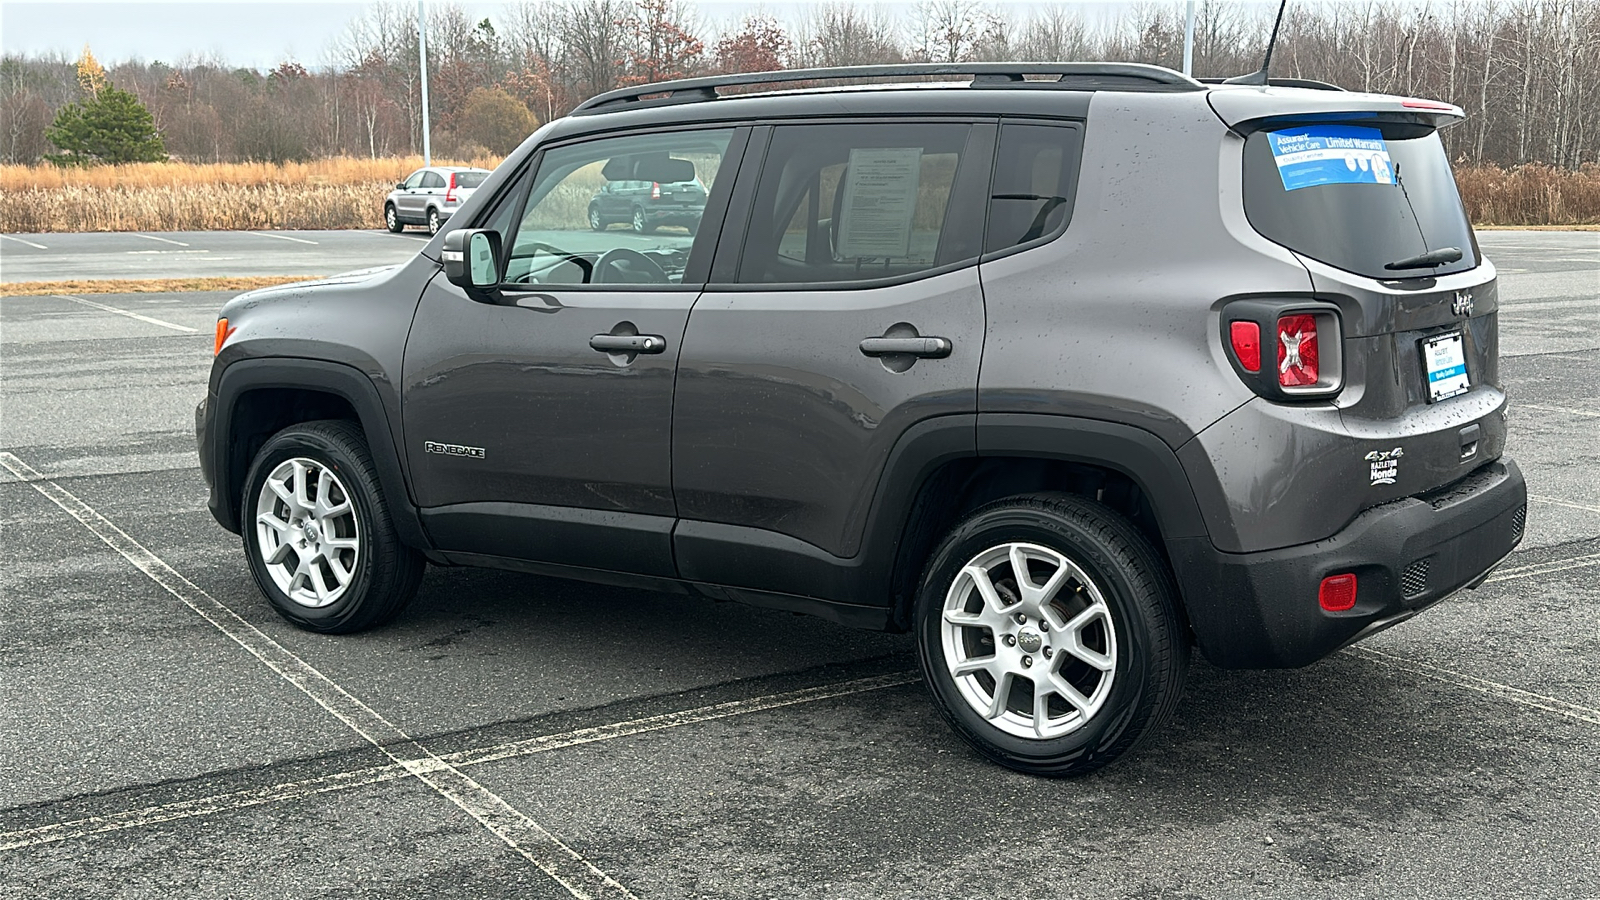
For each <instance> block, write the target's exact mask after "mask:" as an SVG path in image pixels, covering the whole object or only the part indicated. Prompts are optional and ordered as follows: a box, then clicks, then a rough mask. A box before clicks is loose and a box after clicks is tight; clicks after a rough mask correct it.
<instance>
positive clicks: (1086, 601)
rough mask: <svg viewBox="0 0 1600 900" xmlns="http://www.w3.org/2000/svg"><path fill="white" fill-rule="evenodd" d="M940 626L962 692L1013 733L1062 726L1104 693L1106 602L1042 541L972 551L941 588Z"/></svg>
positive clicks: (1048, 731) (1041, 735) (1110, 673)
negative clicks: (944, 589)
mask: <svg viewBox="0 0 1600 900" xmlns="http://www.w3.org/2000/svg"><path fill="white" fill-rule="evenodd" d="M940 628H941V639H942V641H943V647H944V660H945V665H946V666H947V667H948V669H949V672H950V676H951V679H952V680H953V681H954V682H955V685H956V688H957V689H958V690H959V692H960V694H961V697H962V698H963V699H964V700H966V702H967V703H968V704H969V705H970V706H971V707H972V709H973V710H974V711H975V712H977V713H978V714H979V715H980V716H982V717H983V718H984V719H986V720H987V721H988V722H989V724H991V725H993V726H994V727H995V728H998V729H1000V730H1001V731H1003V732H1005V733H1007V734H1010V735H1013V736H1015V737H1022V738H1036V739H1046V738H1057V737H1061V736H1063V735H1066V734H1070V733H1072V732H1073V731H1076V730H1077V729H1079V728H1080V727H1082V726H1083V725H1084V723H1086V722H1088V721H1089V720H1090V719H1091V718H1093V717H1094V715H1095V713H1096V712H1098V711H1099V710H1100V708H1101V707H1102V706H1103V705H1104V704H1105V702H1106V698H1107V696H1109V694H1110V692H1111V685H1112V682H1113V680H1114V679H1115V676H1116V667H1117V632H1116V624H1115V622H1114V621H1113V620H1112V617H1111V610H1110V607H1108V606H1107V605H1106V601H1105V598H1104V596H1103V595H1102V594H1101V591H1100V588H1099V587H1098V586H1097V585H1096V584H1095V583H1094V580H1093V579H1092V578H1090V577H1089V575H1088V574H1087V573H1085V572H1084V570H1083V569H1082V568H1080V567H1079V566H1078V565H1077V564H1076V563H1074V562H1073V561H1072V560H1070V559H1068V558H1067V557H1066V556H1064V555H1063V554H1061V553H1059V552H1057V551H1055V550H1052V549H1050V548H1049V547H1044V546H1041V545H1039V544H1030V543H1008V544H1001V545H999V546H996V547H991V548H989V549H988V550H985V551H983V552H982V553H980V554H978V555H977V556H975V557H973V558H972V559H971V560H970V561H968V562H967V564H966V565H964V566H962V567H961V570H960V571H959V572H958V573H957V574H956V577H955V580H954V581H953V582H952V583H951V585H950V590H949V591H948V592H947V593H946V594H945V602H944V609H943V612H942V622H941V625H940Z"/></svg>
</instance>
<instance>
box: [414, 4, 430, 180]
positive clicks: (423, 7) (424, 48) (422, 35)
mask: <svg viewBox="0 0 1600 900" xmlns="http://www.w3.org/2000/svg"><path fill="white" fill-rule="evenodd" d="M417 64H418V65H419V66H421V67H422V164H423V165H424V166H431V165H433V146H432V144H431V142H430V141H429V140H428V132H429V131H430V129H429V127H428V13H427V3H426V0H417Z"/></svg>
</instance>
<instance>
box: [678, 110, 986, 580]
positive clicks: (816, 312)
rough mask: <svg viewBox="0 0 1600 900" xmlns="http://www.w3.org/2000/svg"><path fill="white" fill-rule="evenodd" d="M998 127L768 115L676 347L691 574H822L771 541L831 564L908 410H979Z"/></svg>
mask: <svg viewBox="0 0 1600 900" xmlns="http://www.w3.org/2000/svg"><path fill="white" fill-rule="evenodd" d="M994 132H995V129H994V126H993V125H991V124H974V123H966V122H920V123H912V122H906V123H882V124H867V123H863V124H838V125H833V124H828V125H824V124H802V125H783V126H778V127H775V128H773V129H772V130H771V132H770V140H769V142H768V146H769V149H767V151H766V154H765V163H764V165H763V167H762V170H761V172H760V173H759V180H758V181H757V182H756V184H755V190H754V193H753V200H752V201H751V203H750V206H749V207H748V210H749V213H748V230H747V232H746V236H745V239H744V241H743V247H742V253H737V256H738V265H737V268H736V270H734V271H729V272H726V274H725V272H724V256H723V251H722V250H720V249H719V251H718V260H717V262H716V266H715V269H716V272H717V277H715V278H714V279H713V281H714V282H716V281H722V282H724V283H721V284H715V283H714V284H712V285H711V286H710V287H708V289H707V291H706V293H705V294H704V295H702V297H701V299H700V301H699V302H698V303H697V304H696V305H695V307H694V311H693V312H692V314H691V315H690V317H689V329H688V334H687V336H686V337H685V339H684V347H683V352H682V354H681V355H680V358H679V363H678V391H677V399H676V402H675V407H676V411H675V414H674V419H673V433H674V437H673V483H674V490H675V493H676V497H677V501H678V513H679V516H680V517H681V519H682V521H681V522H680V523H679V526H678V531H677V536H676V540H677V547H676V550H677V553H678V563H679V569H680V571H681V572H682V574H683V576H684V577H686V578H691V579H694V580H700V581H710V582H716V583H720V584H724V585H730V586H734V587H748V588H756V589H763V590H773V591H782V592H794V593H811V592H815V591H817V590H818V589H819V588H818V586H817V584H816V583H814V582H813V583H809V584H807V585H806V586H805V587H803V588H802V587H801V586H799V585H796V584H788V583H786V579H788V578H789V576H787V575H786V574H785V572H792V571H794V568H793V567H791V566H788V565H786V564H784V563H783V561H782V560H781V559H779V556H782V555H784V554H788V555H789V556H790V557H792V558H801V557H803V558H805V560H809V561H821V563H822V565H823V566H838V565H839V564H838V563H837V562H830V561H829V560H830V558H831V559H832V560H835V561H837V560H844V559H849V558H851V557H854V556H855V555H856V554H857V553H858V552H859V550H860V546H861V540H862V534H863V529H864V526H865V522H866V517H867V514H868V511H869V509H870V506H871V502H872V498H873V494H874V491H875V490H876V488H877V485H878V480H879V475H880V474H881V473H882V472H883V469H884V464H885V461H886V460H887V458H888V456H889V453H890V451H891V449H892V448H893V447H894V446H895V443H896V441H897V440H899V438H900V437H901V436H902V435H903V434H905V432H906V431H907V429H909V428H911V427H912V426H914V425H916V424H917V423H918V422H921V421H924V420H927V419H930V418H934V417H939V416H945V415H951V414H968V413H973V412H975V411H976V408H977V383H978V361H979V357H980V354H981V351H982V345H983V333H984V312H983V296H982V292H981V290H980V287H979V283H978V269H977V258H978V254H979V252H980V249H981V247H980V245H981V241H982V231H983V221H984V218H983V209H984V201H985V198H984V193H985V189H986V187H987V184H988V178H989V167H990V161H991V159H992V155H993V143H994ZM759 155H760V154H759V152H758V151H756V150H752V152H751V153H750V158H751V159H755V158H758V157H759ZM746 168H749V166H748V165H747V166H746ZM746 179H747V176H746V175H745V174H744V173H741V176H740V181H741V182H746ZM745 193H746V187H741V188H740V190H739V191H738V192H737V194H738V195H744V194H745ZM739 215H740V213H739V212H735V213H730V215H729V222H728V225H727V227H726V228H725V229H724V231H725V232H726V233H729V234H732V233H734V232H735V231H736V229H738V228H739V225H738V224H736V223H737V222H738V218H737V217H738V216H739ZM723 243H724V244H728V243H729V241H727V240H724V241H723ZM733 249H734V250H735V251H738V250H739V248H738V247H734V248H733ZM729 526H732V527H729ZM774 554H776V555H774ZM754 559H765V560H770V561H772V563H773V564H771V565H756V564H752V562H751V561H752V560H754Z"/></svg>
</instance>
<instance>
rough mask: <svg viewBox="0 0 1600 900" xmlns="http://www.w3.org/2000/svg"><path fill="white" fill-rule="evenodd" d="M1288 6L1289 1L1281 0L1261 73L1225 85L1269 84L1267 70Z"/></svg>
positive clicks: (1236, 77) (1225, 82) (1238, 76)
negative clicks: (1279, 27) (1284, 12)
mask: <svg viewBox="0 0 1600 900" xmlns="http://www.w3.org/2000/svg"><path fill="white" fill-rule="evenodd" d="M1288 6H1289V0H1281V2H1279V4H1278V18H1277V19H1276V20H1275V21H1274V22H1273V23H1272V37H1270V38H1268V39H1267V58H1266V59H1263V60H1262V61H1261V71H1259V72H1251V73H1250V74H1249V75H1235V76H1233V77H1232V78H1229V79H1228V80H1227V81H1224V82H1223V84H1263V85H1264V84H1266V83H1267V69H1269V68H1271V67H1272V48H1273V47H1276V46H1277V45H1278V26H1280V25H1282V24H1283V11H1284V9H1286V8H1287V7H1288Z"/></svg>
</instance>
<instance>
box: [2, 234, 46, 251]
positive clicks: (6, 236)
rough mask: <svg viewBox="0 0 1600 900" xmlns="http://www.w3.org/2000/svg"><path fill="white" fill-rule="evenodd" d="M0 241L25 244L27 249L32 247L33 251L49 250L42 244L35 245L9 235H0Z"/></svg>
mask: <svg viewBox="0 0 1600 900" xmlns="http://www.w3.org/2000/svg"><path fill="white" fill-rule="evenodd" d="M0 240H7V241H16V242H17V243H19V244H27V245H28V246H29V247H32V248H33V249H35V250H49V249H50V248H49V247H46V246H45V245H43V244H35V243H34V242H33V241H25V240H23V239H22V238H19V237H12V236H11V235H9V234H0Z"/></svg>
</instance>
